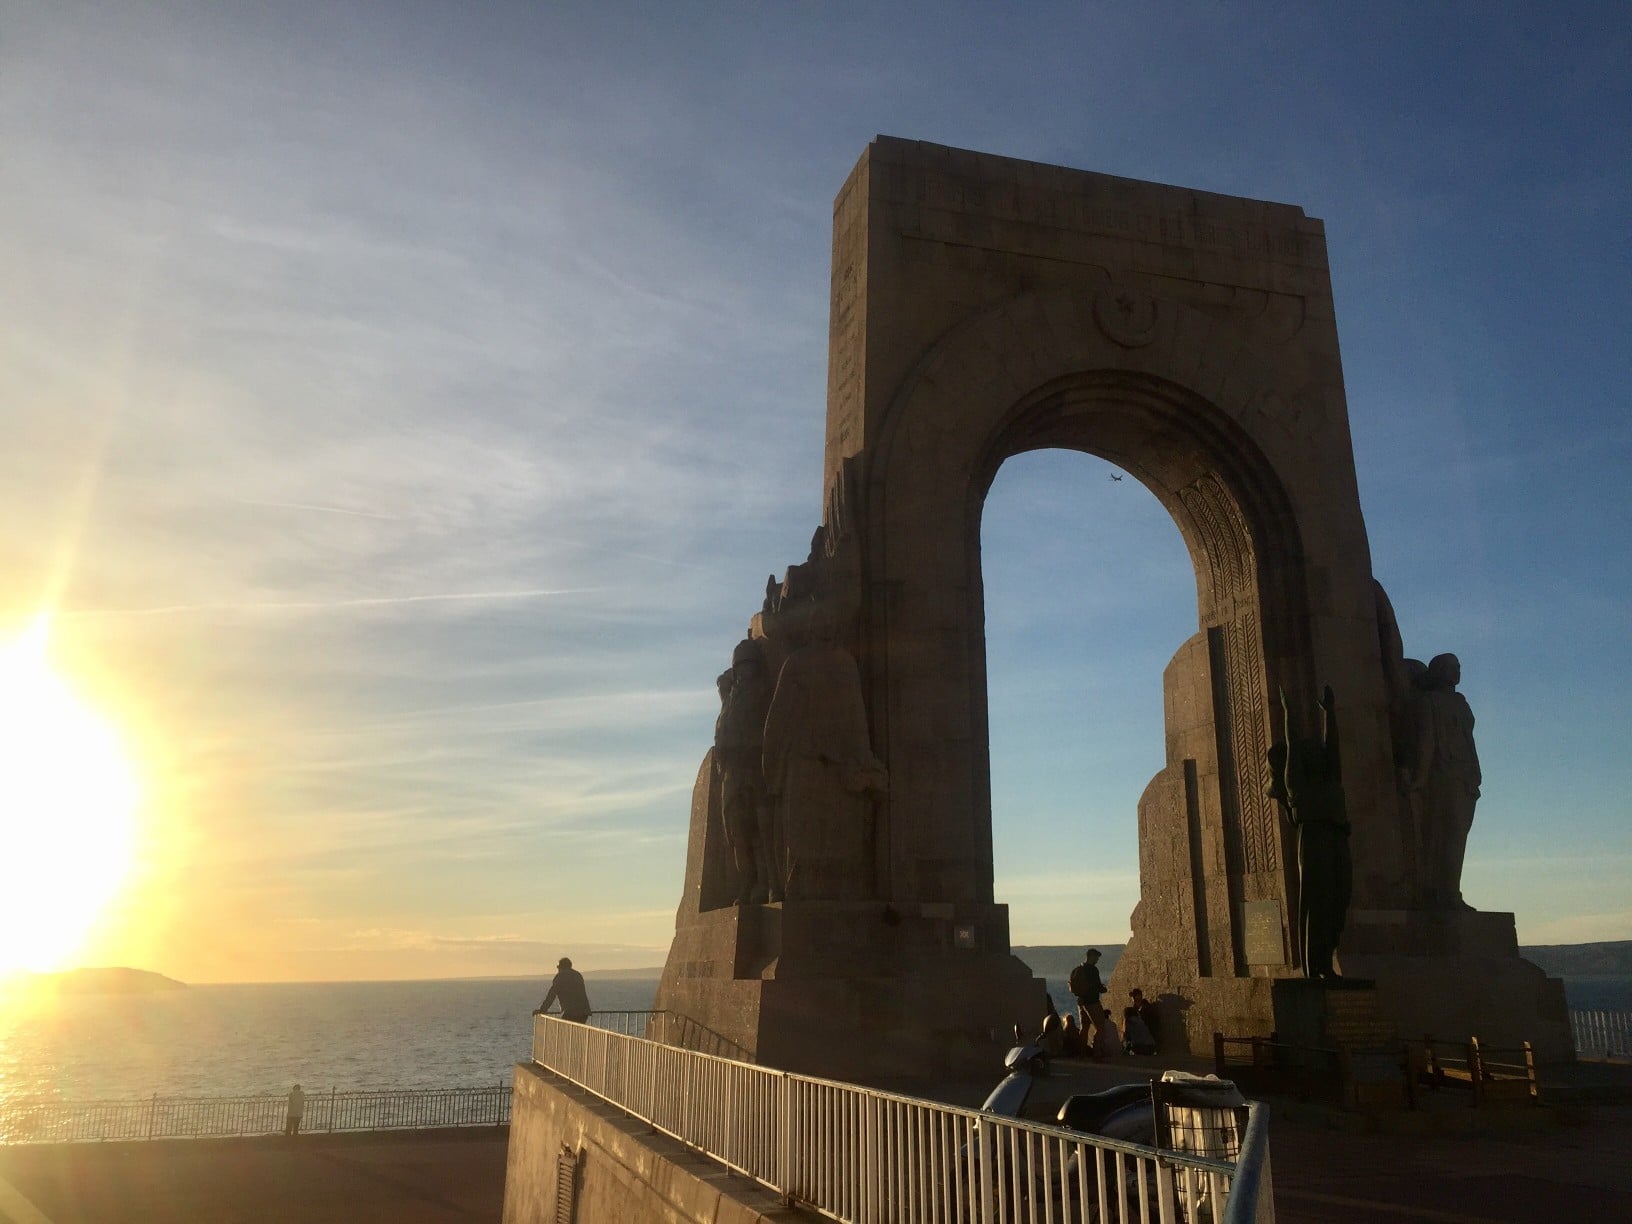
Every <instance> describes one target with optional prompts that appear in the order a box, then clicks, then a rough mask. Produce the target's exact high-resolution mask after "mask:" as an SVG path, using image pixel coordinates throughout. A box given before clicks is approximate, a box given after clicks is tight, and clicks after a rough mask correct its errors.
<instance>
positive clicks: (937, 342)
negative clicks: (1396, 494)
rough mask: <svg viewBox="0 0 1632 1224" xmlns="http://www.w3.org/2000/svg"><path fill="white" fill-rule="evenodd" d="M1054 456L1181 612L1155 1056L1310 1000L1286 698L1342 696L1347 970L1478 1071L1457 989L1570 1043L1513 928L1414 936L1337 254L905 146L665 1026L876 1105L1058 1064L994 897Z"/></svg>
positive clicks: (862, 181) (1289, 219)
mask: <svg viewBox="0 0 1632 1224" xmlns="http://www.w3.org/2000/svg"><path fill="white" fill-rule="evenodd" d="M1049 447H1057V448H1066V449H1075V450H1080V451H1086V452H1089V453H1092V454H1095V455H1099V456H1101V457H1103V458H1105V459H1108V460H1110V461H1112V462H1114V463H1116V464H1118V465H1119V466H1120V467H1122V468H1124V469H1125V470H1127V471H1128V472H1129V473H1131V474H1132V475H1133V476H1135V477H1136V478H1137V479H1138V480H1139V481H1140V482H1141V483H1142V484H1144V485H1145V487H1146V488H1148V489H1149V490H1150V491H1151V492H1152V493H1153V494H1154V495H1155V496H1156V497H1157V498H1158V499H1159V500H1160V501H1161V502H1162V504H1163V505H1164V506H1165V507H1166V508H1167V510H1168V512H1169V513H1170V514H1171V515H1172V517H1173V519H1174V522H1175V523H1176V524H1177V526H1178V528H1179V530H1180V532H1181V534H1182V535H1183V537H1184V540H1185V543H1186V545H1187V547H1188V549H1189V552H1190V556H1191V559H1192V562H1193V564H1194V568H1195V575H1196V592H1197V632H1196V633H1195V635H1194V636H1192V637H1191V638H1190V639H1189V640H1187V641H1186V642H1184V643H1182V644H1178V649H1177V650H1176V652H1175V654H1174V656H1173V658H1172V661H1171V662H1170V663H1169V665H1168V667H1167V668H1166V671H1165V673H1164V676H1163V686H1164V709H1165V723H1166V736H1165V740H1166V742H1165V764H1164V766H1163V767H1162V769H1161V770H1160V771H1159V772H1158V773H1157V774H1156V776H1155V777H1154V778H1153V779H1152V781H1151V783H1150V785H1149V787H1147V789H1146V791H1145V794H1144V796H1143V797H1142V799H1141V801H1140V803H1139V811H1138V813H1137V819H1138V822H1139V844H1140V889H1141V900H1140V903H1139V905H1138V906H1137V908H1136V909H1135V911H1134V914H1133V916H1132V923H1131V925H1132V938H1131V941H1130V943H1129V945H1128V948H1127V950H1126V952H1125V954H1124V957H1123V960H1122V962H1121V965H1120V966H1119V967H1118V969H1117V972H1116V975H1115V980H1114V981H1113V983H1112V991H1113V993H1112V996H1111V998H1112V999H1113V1000H1114V999H1115V998H1116V996H1117V994H1118V993H1120V992H1125V991H1126V989H1127V988H1128V987H1129V986H1132V985H1140V986H1142V987H1143V988H1144V989H1145V991H1146V993H1147V994H1150V995H1153V996H1154V995H1157V994H1161V995H1163V996H1165V997H1166V999H1167V1000H1168V1006H1169V1007H1170V1008H1171V1010H1172V1015H1173V1024H1172V1026H1171V1029H1170V1033H1169V1039H1170V1040H1176V1041H1181V1042H1183V1043H1186V1044H1188V1045H1189V1046H1190V1047H1191V1048H1193V1049H1195V1050H1196V1051H1198V1052H1200V1051H1203V1050H1206V1049H1210V1043H1211V1034H1212V1032H1213V1031H1214V1030H1220V1031H1223V1032H1226V1033H1230V1034H1252V1033H1267V1032H1269V1031H1270V1030H1271V1029H1272V1028H1274V1027H1275V1014H1276V1012H1275V1008H1276V1003H1275V998H1274V995H1275V988H1274V983H1275V982H1276V981H1278V980H1282V979H1288V978H1294V977H1296V976H1298V975H1299V974H1300V971H1301V970H1300V966H1299V964H1298V957H1299V952H1298V949H1297V946H1296V943H1297V941H1296V940H1295V939H1294V938H1293V936H1292V933H1291V932H1292V931H1293V929H1294V928H1295V918H1296V913H1297V896H1296V890H1297V887H1298V881H1297V872H1296V855H1295V852H1294V851H1293V849H1292V841H1291V836H1292V835H1291V831H1290V826H1289V825H1288V824H1287V822H1286V821H1285V820H1284V819H1283V818H1282V816H1281V814H1280V812H1279V811H1278V810H1277V808H1276V807H1275V805H1274V804H1273V803H1272V801H1271V800H1270V799H1269V797H1268V795H1267V793H1266V771H1265V757H1266V752H1267V750H1268V748H1269V746H1270V744H1271V742H1272V740H1273V739H1275V738H1277V737H1278V736H1279V735H1281V734H1282V728H1281V726H1280V721H1279V718H1280V715H1279V710H1278V705H1277V704H1276V703H1275V700H1274V699H1275V696H1276V694H1277V693H1278V692H1279V691H1282V690H1284V691H1285V692H1287V693H1288V694H1292V695H1294V696H1295V698H1296V700H1294V701H1292V702H1291V703H1290V704H1289V709H1290V710H1291V718H1292V726H1291V728H1290V729H1291V731H1292V733H1293V734H1294V735H1296V736H1300V737H1301V736H1306V735H1311V734H1314V733H1315V732H1316V730H1317V728H1316V727H1315V725H1314V722H1315V709H1314V705H1313V697H1314V694H1315V693H1317V692H1318V691H1319V686H1321V685H1327V684H1329V685H1331V686H1333V688H1334V689H1335V690H1336V692H1337V693H1339V694H1341V705H1342V710H1343V714H1342V718H1343V738H1342V745H1341V759H1342V773H1343V780H1344V781H1343V784H1344V788H1345V790H1346V793H1347V804H1348V813H1349V817H1350V825H1351V832H1350V837H1349V843H1350V846H1351V849H1352V859H1353V876H1354V888H1353V902H1352V906H1351V907H1350V910H1349V927H1348V931H1347V933H1346V934H1345V935H1344V937H1343V941H1342V944H1341V950H1342V952H1343V954H1344V956H1343V961H1344V965H1345V972H1353V971H1354V970H1353V968H1351V962H1352V965H1353V966H1357V967H1359V970H1360V971H1361V972H1364V973H1365V974H1367V975H1368V976H1372V977H1375V978H1376V979H1377V980H1378V983H1379V993H1380V998H1381V999H1382V1000H1383V1003H1384V1009H1385V1011H1387V1012H1388V1013H1389V1015H1390V1016H1392V1018H1393V1019H1395V1020H1397V1021H1398V1022H1399V1023H1400V1024H1401V1025H1403V1026H1405V1031H1407V1032H1412V1031H1419V1032H1420V1031H1423V1028H1424V1026H1426V1027H1428V1028H1434V1027H1436V1026H1437V1027H1438V1028H1439V1029H1440V1031H1445V1032H1459V1033H1466V1032H1471V1031H1473V1028H1471V1027H1468V1026H1467V1024H1466V1021H1467V1020H1468V1018H1469V1004H1468V999H1467V997H1466V996H1465V995H1463V996H1458V995H1457V994H1456V993H1455V991H1454V989H1447V988H1446V986H1445V985H1444V984H1443V979H1444V978H1445V975H1446V973H1447V972H1448V971H1456V970H1460V971H1464V972H1467V973H1473V974H1477V975H1479V977H1480V981H1481V985H1480V990H1482V991H1483V990H1493V991H1498V992H1500V993H1502V995H1503V997H1504V1007H1505V1008H1506V1010H1505V1012H1502V1011H1501V1009H1498V1008H1496V1007H1494V1006H1491V1007H1488V1008H1485V1009H1483V1010H1479V1009H1476V1010H1479V1014H1480V1015H1484V1013H1485V1012H1486V1011H1488V1012H1489V1013H1490V1014H1489V1017H1488V1019H1489V1023H1488V1024H1486V1026H1485V1027H1484V1028H1482V1029H1480V1032H1481V1035H1482V1036H1483V1035H1485V1034H1487V1033H1489V1034H1491V1035H1493V1036H1496V1037H1497V1038H1498V1039H1501V1038H1504V1037H1506V1036H1509V1035H1522V1036H1523V1037H1526V1038H1528V1039H1530V1040H1532V1041H1536V1042H1538V1044H1545V1043H1546V1042H1548V1041H1549V1040H1553V1039H1554V1038H1556V1037H1557V1034H1558V1032H1559V1031H1562V1032H1563V1033H1564V1037H1563V1040H1564V1042H1565V1043H1566V1044H1567V1041H1568V1038H1567V1025H1563V1027H1562V1028H1561V1029H1560V1028H1558V1027H1556V1026H1557V1025H1562V1022H1564V1020H1565V1017H1564V1016H1563V1013H1562V995H1561V992H1558V991H1557V990H1556V989H1555V987H1556V985H1557V984H1556V983H1553V984H1552V985H1551V986H1550V985H1548V984H1547V980H1546V979H1544V978H1543V977H1542V975H1541V974H1540V972H1539V970H1535V969H1534V968H1533V967H1532V966H1529V965H1527V964H1526V963H1525V962H1523V961H1521V960H1519V959H1518V957H1517V952H1516V942H1515V940H1514V937H1513V933H1512V932H1513V928H1512V918H1511V915H1499V914H1477V913H1463V912H1457V913H1441V912H1433V913H1430V912H1426V911H1425V910H1423V908H1422V907H1421V906H1420V904H1419V901H1420V898H1418V897H1416V896H1415V895H1413V893H1412V889H1411V886H1410V880H1411V878H1412V855H1413V846H1414V844H1415V843H1414V842H1413V839H1412V836H1411V835H1409V833H1408V831H1407V830H1406V828H1405V826H1406V824H1407V823H1409V822H1407V821H1405V820H1404V819H1402V810H1401V809H1402V805H1403V803H1404V801H1403V800H1402V799H1401V798H1400V792H1399V787H1398V786H1397V784H1396V776H1397V773H1398V770H1397V762H1396V756H1397V741H1398V740H1399V738H1400V736H1399V734H1398V733H1397V728H1398V726H1399V725H1400V716H1399V708H1400V706H1401V699H1400V697H1399V693H1398V686H1397V685H1395V686H1394V687H1391V681H1390V675H1391V674H1392V673H1391V672H1390V670H1389V669H1390V661H1389V659H1388V658H1385V655H1387V654H1388V653H1389V650H1388V647H1387V645H1386V635H1385V634H1383V633H1382V632H1381V631H1380V627H1379V617H1380V613H1379V607H1380V604H1379V592H1378V588H1376V586H1375V584H1374V582H1373V580H1372V575H1371V562H1370V554H1369V549H1368V545H1367V540H1366V531H1365V524H1364V520H1363V518H1362V515H1361V511H1360V504H1359V496H1358V491H1357V487H1356V481H1355V473H1354V463H1353V455H1352V448H1351V443H1350V437H1349V429H1348V416H1347V407H1346V404H1345V401H1344V396H1343V381H1342V370H1341V365H1340V361H1339V355H1338V343H1337V332H1336V324H1335V318H1334V313H1333V305H1332V294H1331V285H1330V279H1329V275H1328V271H1327V266H1326V252H1325V239H1324V230H1323V227H1322V225H1321V223H1320V222H1319V221H1317V220H1314V219H1312V218H1309V217H1306V216H1305V215H1304V213H1303V211H1302V210H1301V209H1299V208H1296V207H1293V206H1289V205H1283V204H1271V203H1264V202H1259V201H1253V200H1245V199H1237V198H1234V197H1226V196H1219V195H1212V194H1208V193H1204V192H1196V191H1190V190H1186V189H1182V188H1176V187H1168V186H1162V185H1158V184H1152V183H1142V182H1136V181H1133V180H1128V179H1120V178H1114V177H1111V176H1107V175H1101V174H1094V173H1089V172H1085V171H1077V170H1068V169H1063V168H1059V167H1051V166H1041V165H1036V164H1032V163H1026V162H1018V161H1012V160H1009V159H1004V158H998V157H991V156H987V155H982V154H976V153H969V152H964V151H961V150H955V149H947V148H943V147H940V146H935V145H928V144H922V143H916V142H909V141H901V140H895V139H891V138H885V137H880V138H879V139H877V140H876V141H875V142H874V143H873V144H872V145H871V146H870V147H869V148H868V150H867V152H866V153H865V154H864V155H863V157H862V159H861V161H860V162H859V163H858V164H857V166H856V168H855V170H854V171H853V172H852V174H851V176H850V178H849V180H848V181H847V182H846V184H845V186H844V188H843V190H842V191H841V192H840V194H839V196H838V199H837V201H836V203H835V207H834V250H833V276H832V307H831V316H830V343H829V377H828V407H827V445H826V457H825V464H824V471H825V486H826V487H825V500H824V507H825V513H824V516H823V522H822V524H821V526H820V527H819V528H818V530H817V531H816V534H815V537H814V538H813V540H812V542H811V548H810V552H809V555H808V556H807V557H806V559H805V560H804V561H803V562H800V563H798V564H796V565H793V566H790V567H789V568H788V571H787V574H786V576H785V577H784V578H783V580H782V581H781V582H777V580H776V579H775V577H774V576H773V577H772V580H771V581H770V583H769V584H768V586H767V590H766V594H765V599H764V603H763V605H762V606H761V608H760V611H759V612H758V613H757V614H756V615H754V616H753V617H752V618H751V619H750V621H749V624H748V629H747V634H746V636H745V638H744V646H743V647H739V651H740V652H741V655H740V657H742V658H747V659H750V660H751V661H754V662H753V666H751V667H750V668H749V669H748V670H747V671H746V672H745V673H744V676H743V678H742V680H741V681H740V683H741V685H742V687H741V688H738V687H736V685H737V682H736V681H733V680H732V679H731V678H730V677H729V676H727V675H722V676H721V696H722V714H721V728H722V730H721V731H719V732H718V733H717V735H716V748H715V749H714V750H713V751H712V752H711V753H710V754H709V756H708V757H707V758H705V760H704V762H703V767H702V769H701V771H700V772H699V775H698V781H697V786H696V789H695V791H694V796H693V804H692V828H691V839H690V845H689V849H688V859H687V875H686V887H685V893H684V896H683V898H682V901H681V905H680V910H679V913H678V915H677V923H676V935H675V941H674V944H673V947H672V949H671V951H670V956H669V961H668V964H667V966H666V968H665V971H664V976H663V981H662V984H661V986H660V989H659V998H658V1004H657V1006H658V1007H659V1008H663V1009H666V1010H667V1011H669V1012H670V1013H671V1014H672V1015H674V1016H677V1017H679V1019H680V1022H681V1024H682V1026H683V1027H684V1029H685V1031H686V1033H688V1034H689V1036H688V1037H686V1038H684V1039H685V1040H687V1041H688V1043H691V1044H701V1045H703V1046H705V1048H714V1049H720V1050H725V1051H728V1052H734V1053H739V1054H743V1055H747V1056H750V1057H754V1058H757V1059H759V1060H760V1061H763V1062H767V1063H771V1064H773V1065H778V1066H782V1067H786V1068H789V1069H798V1070H808V1071H813V1072H816V1073H819V1074H827V1075H834V1076H848V1077H858V1078H879V1077H897V1076H901V1075H912V1074H935V1073H939V1072H943V1071H945V1070H947V1069H949V1068H950V1067H951V1066H953V1065H956V1064H958V1063H967V1064H970V1065H979V1066H982V1067H984V1068H986V1069H990V1067H991V1066H993V1065H996V1061H997V1060H996V1057H994V1054H993V1050H994V1047H996V1046H997V1045H1000V1044H1001V1043H1002V1042H1003V1040H1004V1035H1005V1034H1006V1033H1007V1032H1008V1030H1009V1028H1010V1027H1011V1026H1012V1025H1013V1024H1014V1023H1015V1022H1017V1021H1018V1022H1020V1023H1022V1024H1026V1025H1028V1026H1030V1027H1031V1028H1032V1029H1033V1030H1034V1029H1035V1026H1036V1023H1037V1021H1038V1019H1039V1017H1040V1015H1041V1011H1042V1007H1043V995H1042V988H1041V985H1040V984H1039V983H1038V982H1036V981H1035V980H1034V979H1033V978H1032V977H1031V975H1030V972H1029V971H1028V970H1027V969H1026V968H1025V967H1024V966H1023V965H1021V964H1020V962H1019V961H1017V960H1016V959H1015V958H1014V957H1013V956H1012V955H1010V950H1009V947H1010V945H1009V931H1008V915H1007V909H1006V907H1005V906H1003V905H1002V904H1001V903H1000V900H999V899H998V898H997V897H995V896H994V895H993V877H992V827H991V794H990V767H989V759H988V737H987V707H986V667H985V625H984V592H983V587H982V578H981V566H980V517H981V511H982V507H983V504H984V500H985V496H986V492H987V490H988V489H989V488H990V485H991V482H992V480H993V478H994V477H995V475H996V473H997V471H998V468H999V467H1000V465H1001V464H1002V463H1003V461H1004V460H1005V459H1007V458H1009V457H1011V456H1013V455H1016V454H1020V453H1023V452H1026V451H1030V450H1036V449H1042V448H1049ZM1086 580H1088V581H1109V580H1112V579H1111V578H1110V576H1088V577H1087V579H1086ZM1385 602H1386V601H1385ZM1391 616H1392V614H1391V612H1390V614H1389V617H1390V623H1392V622H1391ZM761 665H762V666H763V669H764V675H765V676H767V677H772V676H774V677H775V684H774V686H772V687H773V690H774V695H772V696H771V697H770V699H769V707H768V713H767V715H766V716H765V719H764V724H763V725H764V731H765V736H764V744H763V748H762V750H761V756H760V764H761V769H760V771H759V773H757V774H755V775H754V776H753V777H751V778H747V773H745V770H746V771H748V772H749V773H751V772H752V770H751V763H752V755H751V754H748V755H744V753H743V750H742V747H741V744H742V742H743V737H742V736H741V735H738V734H735V733H734V732H732V731H731V730H730V728H732V727H735V726H737V725H738V724H739V723H740V722H741V718H740V713H739V712H740V709H741V708H742V702H743V701H745V700H746V699H747V698H746V697H743V696H741V694H747V693H750V692H759V689H757V688H755V687H754V686H755V685H757V684H759V683H760V680H759V679H758V677H759V676H760V674H761V673H760V672H759V671H758V670H756V669H757V668H758V667H760V666H761ZM733 670H735V667H734V669H733ZM1395 670H1396V671H1397V670H1398V668H1395ZM1272 706H1275V708H1272ZM755 725H756V726H757V725H758V724H757V722H756V723H755ZM744 762H748V764H745V763H744ZM745 778H747V780H746V781H745V780H744V779H745ZM745 796H746V797H745ZM749 813H752V815H750V814H749ZM1132 815H1133V814H1132V813H1130V818H1131V817H1132ZM750 842H751V843H752V845H753V847H754V851H753V853H752V854H750V853H748V852H747V847H748V845H749V843H750ZM767 847H770V848H774V849H773V850H771V851H770V852H767V850H766V848H767ZM1088 849H1089V848H1088V847H1087V846H1086V845H1085V846H1084V854H1085V855H1086V854H1087V853H1088ZM756 854H757V855H758V856H759V857H758V858H755V857H754V855H756ZM744 863H758V864H765V863H769V864H770V865H769V866H768V867H766V866H763V865H761V866H757V867H752V868H744V867H742V866H740V865H741V864H744ZM745 898H746V899H745ZM1351 953H1352V955H1350V954H1351ZM1436 982H1438V983H1440V984H1439V985H1435V983H1436ZM1515 994H1517V995H1518V996H1521V997H1522V998H1524V999H1525V1000H1526V1002H1525V1004H1524V1005H1523V1006H1521V1007H1520V1008H1518V1009H1517V1010H1518V1014H1517V1015H1515V1014H1514V1009H1513V1007H1512V999H1513V997H1514V996H1515ZM1555 996H1556V997H1555ZM1555 1012H1556V1013H1557V1014H1556V1015H1555V1014H1554V1013H1555ZM1543 1024H1548V1025H1555V1028H1552V1029H1547V1030H1546V1031H1541V1028H1539V1027H1538V1026H1540V1025H1543ZM1519 1027H1525V1028H1526V1031H1524V1032H1523V1033H1522V1034H1517V1033H1516V1030H1517V1029H1518V1028H1519Z"/></svg>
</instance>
